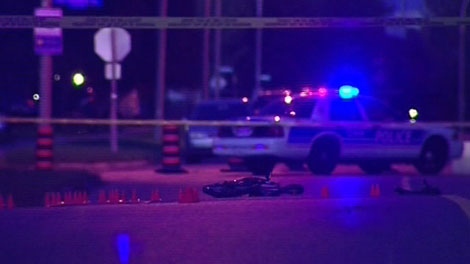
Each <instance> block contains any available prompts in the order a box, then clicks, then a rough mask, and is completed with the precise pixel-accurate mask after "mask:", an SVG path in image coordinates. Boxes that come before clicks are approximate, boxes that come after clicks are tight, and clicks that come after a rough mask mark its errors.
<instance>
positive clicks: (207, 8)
mask: <svg viewBox="0 0 470 264" xmlns="http://www.w3.org/2000/svg"><path fill="white" fill-rule="evenodd" d="M211 3H212V1H211V0H204V17H205V18H207V17H209V16H210V15H211ZM203 34H204V35H203V43H202V89H203V98H204V99H206V100H207V99H208V98H209V75H210V73H209V71H210V69H209V68H210V65H209V60H210V54H209V40H210V31H209V29H208V28H205V29H204V32H203Z"/></svg>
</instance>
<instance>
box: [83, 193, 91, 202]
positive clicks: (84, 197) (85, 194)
mask: <svg viewBox="0 0 470 264" xmlns="http://www.w3.org/2000/svg"><path fill="white" fill-rule="evenodd" d="M82 201H83V202H82V203H83V204H84V205H86V204H89V203H90V202H89V201H88V193H87V192H83V193H82Z"/></svg>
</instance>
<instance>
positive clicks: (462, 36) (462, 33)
mask: <svg viewBox="0 0 470 264" xmlns="http://www.w3.org/2000/svg"><path fill="white" fill-rule="evenodd" d="M469 3H470V0H463V1H462V6H461V7H460V17H461V18H464V17H466V16H467V8H468V4H469ZM465 40H466V26H465V25H460V26H459V89H458V107H459V109H458V120H459V122H465V110H466V109H465V108H466V106H465V81H466V80H465V71H466V70H465V63H466V59H465V56H466V52H465Z"/></svg>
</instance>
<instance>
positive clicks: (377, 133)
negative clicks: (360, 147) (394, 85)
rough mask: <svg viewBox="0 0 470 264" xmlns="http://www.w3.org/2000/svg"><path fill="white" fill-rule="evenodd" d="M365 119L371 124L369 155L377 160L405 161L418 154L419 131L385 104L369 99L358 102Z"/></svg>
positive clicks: (420, 134) (421, 134)
mask: <svg viewBox="0 0 470 264" xmlns="http://www.w3.org/2000/svg"><path fill="white" fill-rule="evenodd" d="M360 105H361V107H362V108H363V109H364V110H365V113H366V115H367V119H368V120H369V122H371V123H373V125H372V128H373V132H374V133H373V142H372V145H371V152H372V153H371V154H373V155H374V156H375V157H377V158H379V159H393V160H396V159H401V158H403V159H405V158H408V157H412V156H416V153H418V152H419V141H420V140H421V139H422V137H423V133H421V131H419V130H416V129H413V127H412V125H411V124H410V123H409V122H408V120H406V118H405V116H403V117H401V116H400V115H399V114H397V113H396V112H395V111H393V110H392V109H391V108H390V107H389V106H388V105H386V104H385V103H383V102H381V101H379V100H377V99H375V98H370V97H363V98H361V100H360Z"/></svg>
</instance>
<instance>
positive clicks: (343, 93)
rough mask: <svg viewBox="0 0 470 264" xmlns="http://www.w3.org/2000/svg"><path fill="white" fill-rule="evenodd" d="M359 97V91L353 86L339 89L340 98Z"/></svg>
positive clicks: (344, 86)
mask: <svg viewBox="0 0 470 264" xmlns="http://www.w3.org/2000/svg"><path fill="white" fill-rule="evenodd" d="M358 95H359V89H358V88H356V87H354V86H351V85H343V86H341V87H340V88H339V97H341V98H342V99H351V98H354V97H357V96H358Z"/></svg>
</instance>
